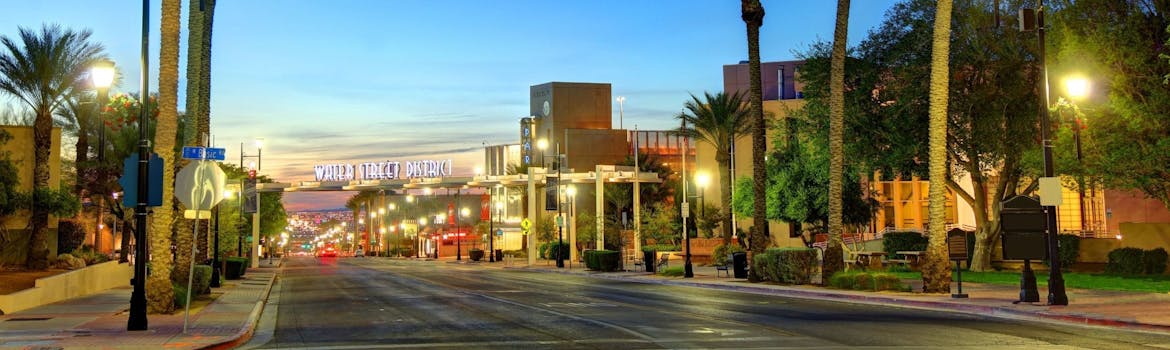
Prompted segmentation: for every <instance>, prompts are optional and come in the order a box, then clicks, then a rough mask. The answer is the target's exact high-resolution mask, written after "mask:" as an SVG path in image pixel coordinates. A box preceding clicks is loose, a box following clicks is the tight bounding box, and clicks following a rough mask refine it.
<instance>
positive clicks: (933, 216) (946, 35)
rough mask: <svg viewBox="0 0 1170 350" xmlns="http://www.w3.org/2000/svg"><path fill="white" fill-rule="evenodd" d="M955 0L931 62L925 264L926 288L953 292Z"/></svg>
mask: <svg viewBox="0 0 1170 350" xmlns="http://www.w3.org/2000/svg"><path fill="white" fill-rule="evenodd" d="M951 6H952V3H951V0H938V7H937V8H936V9H935V15H934V35H933V39H934V40H933V44H932V45H931V60H930V61H931V62H930V138H929V139H930V140H929V142H930V146H929V149H930V151H929V152H930V156H929V157H928V158H929V160H930V164H929V166H930V194H929V195H930V219H929V220H930V223H929V224H928V226H927V232H928V235H929V237H930V243H929V244H928V245H927V247H926V257H925V261H923V264H922V282H923V285H922V289H923V292H927V293H949V292H950V291H951V269H950V262H949V261H948V260H947V247H946V235H947V232H946V221H945V220H946V216H945V213H946V212H945V211H944V210H945V209H946V207H945V203H946V176H947V99H948V98H949V96H948V90H947V88H948V87H949V86H950V78H949V76H948V74H950V67H949V66H948V64H949V63H950V61H949V57H950V53H951Z"/></svg>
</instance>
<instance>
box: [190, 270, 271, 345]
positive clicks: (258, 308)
mask: <svg viewBox="0 0 1170 350" xmlns="http://www.w3.org/2000/svg"><path fill="white" fill-rule="evenodd" d="M275 281H276V273H273V274H272V277H271V278H269V279H268V285H267V286H265V287H264V293H262V294H263V295H264V298H263V299H262V300H257V301H256V305H255V306H253V307H252V313H250V314H248V321H247V322H244V326H243V327H242V328H240V330H239V331H238V332H236V334H233V335H231V338H230V339H228V340H224V341H222V342H219V343H215V344H211V345H207V346H203V347H199V349H201V350H211V349H216V350H218V349H232V348H235V347H237V346H240V345H243V344H244V343H247V342H248V340H249V339H252V334H253V333H255V332H256V325H257V324H259V322H260V313H261V312H263V311H264V304H265V303H267V302H268V295H269V294H270V293H271V292H272V284H273V282H275Z"/></svg>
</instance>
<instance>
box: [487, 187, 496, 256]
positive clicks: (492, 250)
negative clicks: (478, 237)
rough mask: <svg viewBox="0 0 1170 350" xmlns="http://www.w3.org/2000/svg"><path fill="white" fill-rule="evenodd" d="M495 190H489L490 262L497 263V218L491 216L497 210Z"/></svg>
mask: <svg viewBox="0 0 1170 350" xmlns="http://www.w3.org/2000/svg"><path fill="white" fill-rule="evenodd" d="M495 194H496V189H495V188H488V262H490V263H493V262H496V218H495V216H494V215H491V213H492V209H495V206H496V201H495V198H496V197H495Z"/></svg>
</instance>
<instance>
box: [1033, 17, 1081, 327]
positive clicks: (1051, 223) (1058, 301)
mask: <svg viewBox="0 0 1170 350" xmlns="http://www.w3.org/2000/svg"><path fill="white" fill-rule="evenodd" d="M1020 19H1021V21H1020V30H1021V31H1032V30H1035V31H1036V42H1037V48H1036V61H1037V64H1039V66H1040V67H1039V68H1040V69H1039V74H1040V79H1039V83H1040V84H1041V85H1040V88H1041V91H1043V95H1041V96H1040V98H1041V100H1040V103H1037V104H1036V106H1037V109H1036V111H1037V113H1038V114H1039V117H1040V140H1041V142H1042V147H1043V149H1044V177H1047V178H1051V177H1054V176H1055V175H1054V172H1055V170H1054V169H1053V164H1052V163H1053V162H1052V138H1051V136H1050V135H1049V132H1050V131H1051V130H1049V128H1050V123H1049V120H1048V119H1049V115H1048V66H1047V64H1046V62H1045V60H1044V57H1045V52H1044V51H1045V43H1044V0H1040V1H1039V2H1038V4H1037V8H1036V9H1027V8H1025V9H1020ZM1086 85H1087V84H1086ZM1044 210H1045V211H1046V212H1047V215H1046V216H1047V220H1046V221H1047V222H1048V224H1047V225H1046V226H1047V228H1048V230H1047V231H1048V232H1047V233H1048V235H1047V243H1048V305H1068V295H1067V294H1066V293H1065V289H1064V275H1063V273H1062V272H1061V271H1060V267H1061V266H1060V259H1059V258H1058V257H1059V256H1060V254H1059V252H1060V247H1059V245H1058V244H1057V241H1056V207H1055V206H1051V205H1045V206H1044Z"/></svg>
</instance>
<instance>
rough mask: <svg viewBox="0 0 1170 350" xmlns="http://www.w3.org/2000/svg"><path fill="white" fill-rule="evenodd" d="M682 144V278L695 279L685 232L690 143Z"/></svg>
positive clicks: (687, 213)
mask: <svg viewBox="0 0 1170 350" xmlns="http://www.w3.org/2000/svg"><path fill="white" fill-rule="evenodd" d="M686 128H687V121H686V120H683V121H682V130H686ZM682 142H683V148H682V164H683V166H682V185H683V200H682V209H681V210H682V223H683V227H682V232H683V241H684V242H686V262H685V263H684V264H683V278H692V277H695V271H694V267H693V266H691V234H690V233H689V232H687V231H688V229H687V217H689V216H690V212H691V207H690V203H687V196H688V195H689V194H687V153H688V152H689V149H690V143H689V142H687V140H686V138H683V140H682Z"/></svg>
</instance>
